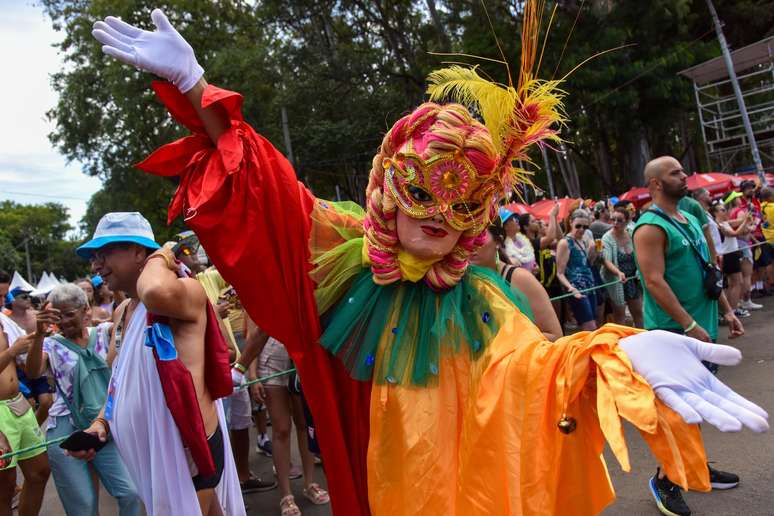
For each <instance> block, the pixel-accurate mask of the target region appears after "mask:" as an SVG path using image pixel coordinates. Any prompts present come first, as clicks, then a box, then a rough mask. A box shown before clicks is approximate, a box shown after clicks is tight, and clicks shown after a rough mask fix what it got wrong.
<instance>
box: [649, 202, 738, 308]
mask: <svg viewBox="0 0 774 516" xmlns="http://www.w3.org/2000/svg"><path fill="white" fill-rule="evenodd" d="M648 211H649V212H650V213H655V214H656V215H658V216H659V217H661V218H662V219H664V220H666V221H667V222H669V223H670V224H672V226H674V227H675V228H676V229H677V231H679V232H680V234H681V235H683V237H684V238H685V239H686V240H687V241H688V243H689V244H690V245H691V249H693V252H694V254H695V255H696V258H697V259H698V260H699V264H700V265H701V268H702V271H703V272H704V292H705V293H706V294H707V297H708V298H710V299H712V300H717V299H720V295H721V294H722V293H723V271H721V270H720V269H719V268H718V266H717V265H715V264H714V263H710V262H708V261H707V260H705V259H704V257H703V256H702V255H701V252H700V251H699V249H698V248H697V247H696V244H694V243H693V240H692V239H691V237H690V235H688V234H687V233H686V232H685V230H684V229H683V228H682V227H680V225H679V224H678V223H677V222H675V221H674V220H672V217H670V216H669V215H667V214H666V213H664V212H663V211H660V210H654V209H651V210H648Z"/></svg>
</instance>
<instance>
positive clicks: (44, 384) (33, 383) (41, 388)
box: [16, 367, 55, 399]
mask: <svg viewBox="0 0 774 516" xmlns="http://www.w3.org/2000/svg"><path fill="white" fill-rule="evenodd" d="M16 376H17V377H18V378H19V383H20V384H24V385H25V386H26V387H27V388H28V389H29V390H30V392H31V395H30V396H26V397H28V398H29V397H33V398H35V399H37V398H38V396H40V395H41V394H47V393H53V392H55V389H52V388H51V385H49V383H48V377H46V376H41V377H40V378H35V379H34V380H31V379H29V378H27V375H25V374H24V370H22V369H20V368H18V367H17V368H16Z"/></svg>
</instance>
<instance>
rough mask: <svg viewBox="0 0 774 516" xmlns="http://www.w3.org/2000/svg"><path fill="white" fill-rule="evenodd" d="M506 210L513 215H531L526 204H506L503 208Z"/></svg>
mask: <svg viewBox="0 0 774 516" xmlns="http://www.w3.org/2000/svg"><path fill="white" fill-rule="evenodd" d="M503 208H505V209H506V210H508V211H510V212H511V213H516V214H518V215H526V214H527V213H529V208H528V207H527V205H526V204H522V203H520V202H512V203H510V204H506V205H505V206H503Z"/></svg>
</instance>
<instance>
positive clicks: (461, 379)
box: [93, 2, 768, 516]
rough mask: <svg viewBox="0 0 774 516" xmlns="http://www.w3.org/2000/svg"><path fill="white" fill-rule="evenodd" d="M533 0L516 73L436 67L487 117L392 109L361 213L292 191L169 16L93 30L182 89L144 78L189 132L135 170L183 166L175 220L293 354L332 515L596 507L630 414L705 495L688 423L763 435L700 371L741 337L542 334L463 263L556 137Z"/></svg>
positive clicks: (752, 408)
mask: <svg viewBox="0 0 774 516" xmlns="http://www.w3.org/2000/svg"><path fill="white" fill-rule="evenodd" d="M535 4H536V3H533V2H528V3H527V4H526V11H525V18H527V19H526V20H525V27H526V28H528V29H525V31H524V34H523V36H522V37H523V40H524V41H523V43H524V42H526V44H523V49H524V55H522V69H521V73H520V76H519V83H518V84H517V85H515V86H513V85H505V86H502V85H497V84H492V83H490V82H488V81H486V80H484V79H481V78H480V77H479V76H478V74H477V73H476V72H475V70H472V69H465V68H460V67H456V68H452V69H448V70H442V71H439V72H436V73H434V74H433V75H432V76H431V77H430V82H431V84H432V85H433V86H431V93H432V94H433V95H432V97H433V98H436V97H437V98H441V97H444V96H445V95H446V94H448V93H452V94H453V95H454V96H455V97H456V98H458V99H459V100H461V101H465V102H466V103H467V104H469V105H473V104H475V106H476V108H477V109H478V111H479V112H480V113H481V114H482V115H483V118H484V119H485V121H486V124H487V126H484V125H483V124H481V123H479V122H477V121H476V120H475V119H474V118H473V117H472V116H471V114H470V112H469V111H468V109H467V108H465V107H464V106H462V105H460V104H446V105H440V104H436V103H426V104H423V105H421V106H419V107H418V108H417V109H416V110H414V111H413V112H412V113H411V114H409V115H407V116H405V117H403V118H401V119H400V120H399V121H398V122H396V123H395V125H394V126H393V127H392V128H391V129H390V130H389V131H388V133H387V134H386V135H385V137H384V140H383V142H382V145H381V147H380V149H379V152H378V153H377V155H376V156H375V157H374V160H373V165H372V169H371V174H370V178H369V184H368V188H367V192H366V197H367V207H366V210H365V212H363V210H361V209H358V207H357V206H356V205H353V204H352V203H339V204H333V203H329V202H326V201H323V200H320V199H316V198H315V197H314V196H313V195H312V194H311V192H309V190H307V189H306V188H305V187H304V186H303V185H302V184H300V183H299V182H298V181H297V179H296V176H295V173H294V171H293V169H292V167H291V165H290V164H289V163H288V161H287V160H286V159H285V158H284V157H283V156H282V154H281V153H280V152H279V151H277V150H276V149H275V148H274V147H273V146H272V145H271V144H270V143H269V142H268V141H267V140H266V139H264V138H262V137H261V136H260V135H258V134H257V133H256V132H255V131H254V130H253V129H252V127H250V126H249V125H248V124H247V123H246V122H245V121H244V119H243V117H242V114H241V112H240V108H241V104H242V98H241V96H240V95H239V94H238V93H234V92H231V91H227V90H223V89H220V88H217V87H215V86H212V85H209V84H207V82H206V81H205V80H204V79H203V77H202V76H203V69H202V67H201V66H200V65H199V64H198V63H197V61H196V58H195V56H194V52H193V50H192V48H191V46H190V45H189V44H188V43H187V42H186V41H185V40H184V39H183V38H182V36H180V34H179V33H178V32H177V31H176V30H175V29H174V28H173V27H172V25H171V24H170V22H169V20H168V19H167V18H166V16H165V15H164V14H163V13H162V12H161V11H160V10H158V9H157V10H154V11H153V12H152V13H151V18H152V20H153V23H154V24H155V25H156V30H155V31H152V32H151V31H146V30H142V29H139V28H137V27H134V26H132V25H129V24H127V23H125V22H123V21H121V20H119V19H117V18H113V17H108V18H106V19H105V20H104V21H99V22H97V23H96V24H95V29H94V31H93V34H94V36H95V37H96V38H97V39H98V40H99V41H100V42H101V43H102V44H103V45H104V46H103V47H102V49H103V51H104V52H105V53H106V54H108V55H110V56H113V57H115V58H117V59H119V60H121V61H123V62H125V63H128V64H130V65H132V66H135V67H137V68H139V69H141V70H145V71H149V72H152V73H154V74H156V75H158V76H160V77H163V78H165V79H167V80H168V81H170V82H155V83H154V84H153V87H154V89H155V91H156V94H157V95H158V97H159V98H160V99H161V101H162V102H164V104H165V105H166V106H167V108H168V109H169V111H170V113H171V114H172V116H173V117H174V118H175V119H176V120H177V121H179V122H180V123H182V124H184V125H185V126H186V127H187V128H189V129H190V130H191V132H192V134H191V135H190V136H187V137H185V138H183V139H181V140H178V141H176V142H174V143H171V144H169V145H166V146H164V147H162V148H161V149H159V150H157V151H156V152H154V153H153V154H152V155H151V156H149V157H148V158H147V159H146V160H145V161H143V162H142V163H141V164H140V165H139V167H140V168H141V169H143V170H145V171H147V172H150V173H153V174H157V175H163V176H179V177H180V185H179V187H178V190H177V192H176V194H175V196H174V198H173V199H172V201H171V204H170V208H169V217H170V219H174V218H175V217H177V216H183V217H184V218H185V220H186V222H187V224H188V225H189V227H191V229H193V230H194V231H195V232H196V234H197V235H198V236H199V239H200V242H201V244H202V245H203V246H204V248H205V249H207V252H208V254H209V255H210V258H211V260H212V262H213V263H214V264H215V265H216V266H217V267H218V270H219V271H220V272H221V274H222V275H223V277H224V278H225V279H226V280H227V281H228V282H229V283H231V284H232V285H234V287H235V288H236V290H237V293H238V294H239V296H240V299H241V300H242V303H243V305H244V307H245V309H246V310H247V312H248V314H249V315H250V317H251V318H252V319H253V320H254V321H255V322H256V323H257V324H258V326H260V327H261V328H262V329H263V330H265V331H266V332H267V333H268V334H269V335H271V336H273V337H275V338H276V339H278V340H280V341H281V342H283V343H284V344H285V345H286V347H287V349H288V351H289V353H290V355H291V357H292V359H293V361H294V363H295V364H296V367H297V368H298V372H299V376H300V378H301V380H302V381H303V384H304V392H305V393H306V394H307V398H308V402H309V406H310V408H311V410H312V414H313V417H314V419H315V422H316V426H317V428H318V435H319V438H320V443H321V447H322V453H323V456H324V457H323V458H324V463H325V465H326V474H327V476H328V485H329V488H330V493H331V500H332V504H333V512H334V514H345V515H347V516H349V515H358V514H359V515H367V514H374V515H380V516H381V515H389V516H396V515H409V514H411V515H413V514H439V515H441V514H443V515H449V514H481V515H488V514H529V515H532V514H561V513H565V514H566V513H573V514H595V513H598V512H600V511H601V510H602V509H603V508H604V507H605V506H606V505H608V504H609V503H611V502H612V500H613V499H614V494H613V489H612V486H611V484H610V480H609V477H608V475H607V471H606V467H605V464H604V461H603V458H602V455H601V452H602V448H603V445H604V442H605V440H607V442H608V443H609V444H610V446H611V448H612V450H613V451H614V453H615V455H616V457H617V458H618V460H619V461H620V463H621V464H622V466H623V467H624V469H627V470H628V469H629V461H628V454H627V449H626V443H625V441H624V437H623V430H622V423H621V418H622V417H623V418H624V419H626V420H628V421H630V422H632V423H633V424H634V425H635V426H636V427H637V428H638V429H640V431H641V433H642V435H643V436H644V438H645V439H646V440H647V441H648V443H649V444H650V446H651V450H652V451H653V453H654V455H655V456H656V457H657V459H658V460H659V461H660V463H661V464H664V468H665V469H666V471H667V473H668V474H669V478H670V479H673V480H675V481H676V482H678V483H680V484H681V485H683V486H686V487H691V488H695V489H703V490H707V489H709V483H708V475H707V466H706V462H705V461H706V458H705V455H704V450H703V445H702V441H701V435H700V433H699V431H698V427H697V425H696V423H698V422H699V421H700V420H702V419H705V420H707V421H709V422H710V423H712V424H714V425H716V426H718V427H719V428H720V429H721V430H739V429H741V427H742V425H746V426H748V427H750V428H752V429H754V430H756V431H763V430H765V429H767V428H768V423H767V414H766V413H765V412H764V411H763V410H762V409H760V408H759V407H757V406H756V405H754V404H753V403H751V402H749V401H747V400H745V399H743V398H742V397H740V396H739V395H737V394H736V393H734V392H733V391H731V390H730V389H729V388H728V387H726V386H725V385H724V384H722V383H721V382H720V381H719V380H717V379H716V378H715V377H713V376H712V375H711V374H709V372H708V371H707V370H706V369H705V368H704V366H703V365H702V364H701V362H700V359H706V360H711V361H713V362H717V363H723V364H733V363H737V362H738V361H739V360H740V359H741V354H740V353H739V352H738V351H737V350H735V349H734V348H730V347H727V346H721V345H712V344H705V343H701V342H699V341H696V340H694V339H691V338H687V337H684V336H680V335H674V334H669V333H666V332H648V333H643V332H641V331H639V330H636V329H633V328H626V327H623V326H615V325H608V326H605V327H604V328H602V329H600V330H598V331H595V332H582V333H578V334H576V335H573V336H569V337H564V338H561V339H559V340H557V341H556V342H554V343H551V342H549V341H547V340H546V339H545V338H544V337H543V335H542V334H541V333H540V331H539V330H538V328H536V327H535V325H534V324H532V323H531V322H530V321H529V320H528V318H527V317H525V316H524V315H523V314H522V313H521V311H520V310H519V309H518V308H517V306H516V304H515V303H514V301H513V298H512V297H511V296H510V295H509V289H508V287H507V285H505V284H504V283H503V282H502V280H501V279H500V278H498V276H497V274H496V273H495V272H494V271H489V270H486V269H481V268H477V267H473V266H469V264H468V257H469V256H470V254H471V252H472V251H473V250H474V249H475V248H476V247H477V246H478V245H480V243H481V241H482V238H483V237H482V235H483V233H484V231H485V229H486V227H487V224H488V223H489V221H490V220H491V219H492V218H493V217H494V216H495V215H496V206H497V202H498V199H499V198H500V197H501V196H502V195H503V194H504V192H505V191H507V190H509V189H510V188H512V187H513V185H514V181H515V180H516V178H515V171H514V170H513V169H512V167H511V163H513V162H514V160H515V159H518V158H524V157H525V152H526V150H527V148H528V147H529V146H530V145H533V144H535V143H538V142H539V141H540V140H541V139H543V138H547V137H556V135H555V133H554V132H553V131H552V130H551V126H552V124H554V123H555V122H557V120H559V119H560V116H559V112H558V108H559V98H558V97H557V93H556V91H555V88H556V86H557V84H556V83H551V82H549V83H546V82H540V81H536V80H535V79H534V77H533V76H532V70H533V65H534V61H535V50H534V46H535V45H534V41H536V40H537V29H536V28H535V27H536V25H537V22H536V20H537V19H538V15H539V13H537V10H536V7H535ZM476 92H478V93H481V95H479V94H477V93H476ZM662 400H663V401H662ZM670 407H671V408H670ZM681 416H682V417H681Z"/></svg>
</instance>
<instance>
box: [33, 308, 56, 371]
mask: <svg viewBox="0 0 774 516" xmlns="http://www.w3.org/2000/svg"><path fill="white" fill-rule="evenodd" d="M35 319H36V327H35V333H33V334H31V335H26V336H25V337H28V338H30V349H29V351H28V352H27V362H26V364H25V370H24V372H25V373H26V374H27V376H28V377H30V378H32V379H35V378H40V377H41V376H43V373H44V372H45V370H46V368H47V367H48V354H47V353H45V352H44V351H43V339H44V338H45V336H46V334H47V333H48V331H49V328H50V327H51V325H52V324H56V323H58V322H59V310H56V309H53V308H49V307H46V308H44V309H43V310H41V311H39V312H38V313H37V314H36V315H35Z"/></svg>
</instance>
